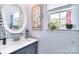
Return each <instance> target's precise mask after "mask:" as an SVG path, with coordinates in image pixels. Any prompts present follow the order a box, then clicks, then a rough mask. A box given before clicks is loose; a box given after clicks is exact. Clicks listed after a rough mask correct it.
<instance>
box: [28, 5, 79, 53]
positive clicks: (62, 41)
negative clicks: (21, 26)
mask: <svg viewBox="0 0 79 59" xmlns="http://www.w3.org/2000/svg"><path fill="white" fill-rule="evenodd" d="M29 7H30V9H29V16H30V15H31V8H32V5H30V6H29ZM46 8H47V7H46V5H44V9H43V30H41V31H39V30H32V28H31V25H32V24H31V17H30V18H29V24H28V27H29V29H30V34H31V36H34V37H37V38H39V40H38V41H39V44H38V52H39V53H40V54H41V53H45V54H48V53H49V54H51V53H78V39H79V38H78V36H79V32H78V31H49V30H47V22H48V20H47V14H46V12H47V11H46Z"/></svg>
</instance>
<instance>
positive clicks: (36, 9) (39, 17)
mask: <svg viewBox="0 0 79 59" xmlns="http://www.w3.org/2000/svg"><path fill="white" fill-rule="evenodd" d="M42 29H43V5H42V4H39V5H35V6H33V7H32V30H42Z"/></svg>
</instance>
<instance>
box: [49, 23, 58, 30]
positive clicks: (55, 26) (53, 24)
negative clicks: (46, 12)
mask: <svg viewBox="0 0 79 59" xmlns="http://www.w3.org/2000/svg"><path fill="white" fill-rule="evenodd" d="M48 28H49V29H50V30H55V29H57V28H59V21H54V22H53V21H52V22H49V23H48Z"/></svg>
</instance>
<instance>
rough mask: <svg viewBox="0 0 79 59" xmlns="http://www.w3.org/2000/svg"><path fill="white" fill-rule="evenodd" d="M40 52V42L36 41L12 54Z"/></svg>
mask: <svg viewBox="0 0 79 59" xmlns="http://www.w3.org/2000/svg"><path fill="white" fill-rule="evenodd" d="M37 53H38V42H34V43H32V44H30V45H28V46H25V47H23V48H21V49H19V50H17V51H14V52H12V53H11V54H37Z"/></svg>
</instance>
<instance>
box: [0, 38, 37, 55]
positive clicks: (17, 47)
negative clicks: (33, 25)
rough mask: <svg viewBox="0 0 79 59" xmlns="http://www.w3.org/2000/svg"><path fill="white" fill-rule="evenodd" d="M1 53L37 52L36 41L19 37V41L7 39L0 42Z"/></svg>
mask: <svg viewBox="0 0 79 59" xmlns="http://www.w3.org/2000/svg"><path fill="white" fill-rule="evenodd" d="M0 53H1V54H37V53H38V41H37V39H33V38H27V39H25V38H21V39H20V40H19V41H13V39H7V44H6V45H2V44H0Z"/></svg>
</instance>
